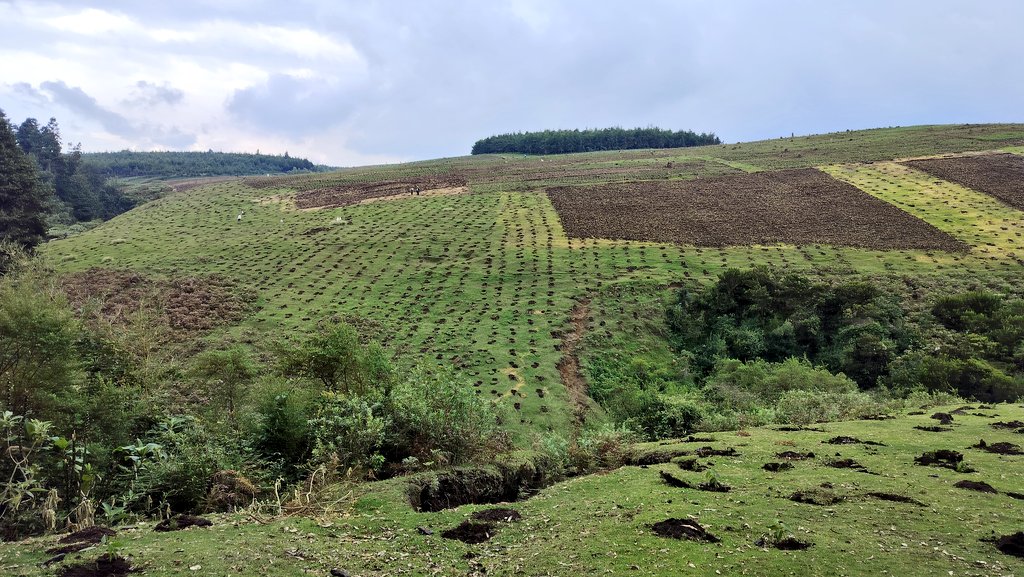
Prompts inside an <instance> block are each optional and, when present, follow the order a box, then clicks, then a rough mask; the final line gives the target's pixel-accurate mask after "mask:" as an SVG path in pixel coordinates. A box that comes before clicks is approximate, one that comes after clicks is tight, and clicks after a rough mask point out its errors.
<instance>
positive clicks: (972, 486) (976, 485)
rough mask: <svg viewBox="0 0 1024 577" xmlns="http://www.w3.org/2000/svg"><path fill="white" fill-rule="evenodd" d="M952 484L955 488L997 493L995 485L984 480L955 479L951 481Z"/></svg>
mask: <svg viewBox="0 0 1024 577" xmlns="http://www.w3.org/2000/svg"><path fill="white" fill-rule="evenodd" d="M953 486H954V487H956V488H957V489H967V490H969V491H977V492H979V493H998V492H999V491H997V490H996V488H995V487H993V486H992V485H989V484H988V483H986V482H985V481H957V482H956V483H953Z"/></svg>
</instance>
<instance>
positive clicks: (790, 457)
mask: <svg viewBox="0 0 1024 577" xmlns="http://www.w3.org/2000/svg"><path fill="white" fill-rule="evenodd" d="M775 456H776V457H778V458H780V459H785V460H787V461H803V460H806V459H813V458H814V453H811V452H807V453H798V452H796V451H783V452H781V453H775Z"/></svg>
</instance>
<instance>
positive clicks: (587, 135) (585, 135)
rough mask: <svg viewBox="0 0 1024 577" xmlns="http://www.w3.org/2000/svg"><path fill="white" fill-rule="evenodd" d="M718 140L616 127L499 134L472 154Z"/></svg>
mask: <svg viewBox="0 0 1024 577" xmlns="http://www.w3.org/2000/svg"><path fill="white" fill-rule="evenodd" d="M721 143H722V141H721V140H719V138H718V137H717V136H715V134H714V133H701V134H697V133H696V132H693V131H690V130H678V131H672V130H665V129H661V128H633V129H624V128H618V127H616V128H602V129H587V130H578V129H577V130H544V131H542V132H515V133H510V134H499V135H496V136H489V137H487V138H484V139H482V140H478V141H476V143H475V144H473V150H472V153H473V154H498V153H506V152H515V153H522V154H565V153H569V152H592V151H597V150H630V149H636V148H684V147H688V146H705V145H709V144H721Z"/></svg>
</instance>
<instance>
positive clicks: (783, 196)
mask: <svg viewBox="0 0 1024 577" xmlns="http://www.w3.org/2000/svg"><path fill="white" fill-rule="evenodd" d="M547 193H548V196H549V198H550V199H551V202H552V204H553V205H554V207H555V209H556V210H557V211H558V216H559V219H560V220H561V222H562V226H563V227H564V229H565V231H566V233H567V234H568V235H569V236H570V237H573V238H611V239H624V240H640V241H655V242H671V243H680V244H691V245H697V246H730V245H751V244H778V243H787V244H797V245H806V244H817V243H823V244H831V245H839V246H855V247H863V248H874V249H902V248H905V249H940V250H947V251H953V252H963V251H966V250H967V249H968V246H967V245H966V244H964V243H962V242H960V241H958V240H956V239H954V238H953V237H951V236H949V235H947V234H945V233H943V232H942V231H940V230H938V229H937V228H935V227H933V226H932V225H930V224H928V223H926V222H924V221H922V220H919V219H917V218H915V217H913V216H911V215H910V214H907V213H906V212H903V211H901V210H900V209H898V208H896V207H895V206H892V205H890V204H888V203H886V202H883V201H881V200H878V199H876V198H874V197H872V196H871V195H869V194H867V193H865V192H863V191H861V190H859V189H857V188H856V187H854V186H852V185H850V184H847V183H844V182H840V181H838V180H836V179H834V178H832V177H831V176H829V175H827V174H825V173H823V172H821V171H819V170H817V169H813V168H807V169H797V170H783V171H777V172H759V173H753V174H743V175H738V176H726V177H719V178H708V179H695V180H669V181H645V182H629V183H622V184H606V185H598V186H579V187H564V186H563V187H552V188H548V189H547Z"/></svg>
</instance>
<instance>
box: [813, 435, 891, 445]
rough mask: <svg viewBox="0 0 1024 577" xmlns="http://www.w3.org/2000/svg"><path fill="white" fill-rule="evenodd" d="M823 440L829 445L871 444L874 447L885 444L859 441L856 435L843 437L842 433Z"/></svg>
mask: <svg viewBox="0 0 1024 577" xmlns="http://www.w3.org/2000/svg"><path fill="white" fill-rule="evenodd" d="M824 442H825V443H828V444H829V445H871V446H875V447H884V446H885V443H879V442H878V441H861V440H860V439H858V438H856V437H845V436H842V435H840V436H838V437H832V438H831V439H829V440H827V441H824Z"/></svg>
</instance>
